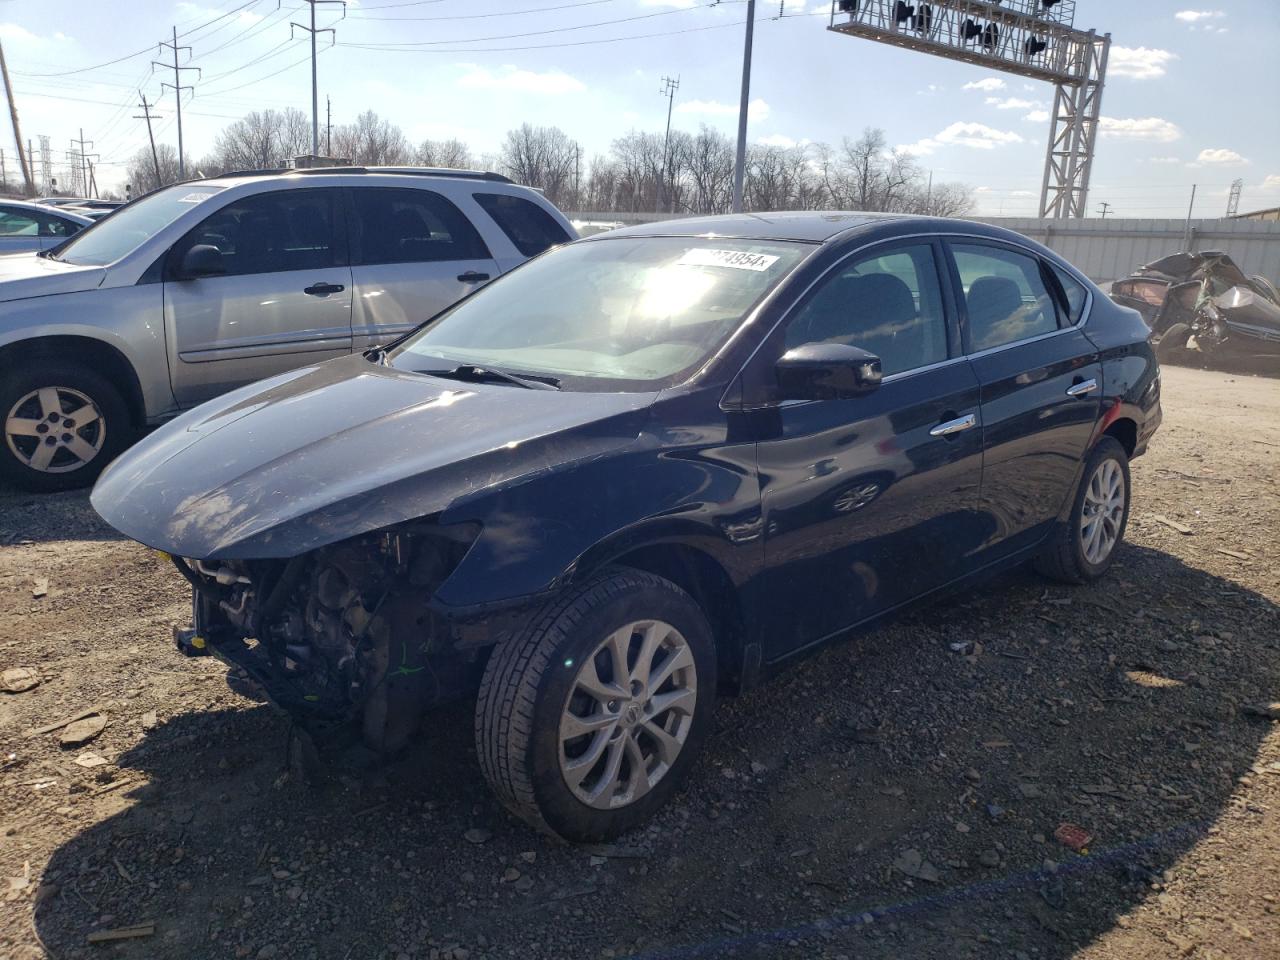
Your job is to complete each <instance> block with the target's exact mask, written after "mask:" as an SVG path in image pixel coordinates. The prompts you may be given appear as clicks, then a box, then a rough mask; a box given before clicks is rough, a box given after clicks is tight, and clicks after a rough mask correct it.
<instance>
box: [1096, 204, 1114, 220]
mask: <svg viewBox="0 0 1280 960" xmlns="http://www.w3.org/2000/svg"><path fill="white" fill-rule="evenodd" d="M1100 206H1101V207H1102V210H1101V211H1099V212H1100V213H1101V214H1102V219H1103V220H1105V219H1107V214H1108V213H1110V212H1111V204H1109V203H1107V202H1106V201H1105V200H1103V201H1102V203H1101V204H1100Z"/></svg>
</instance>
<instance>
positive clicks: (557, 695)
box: [476, 569, 716, 842]
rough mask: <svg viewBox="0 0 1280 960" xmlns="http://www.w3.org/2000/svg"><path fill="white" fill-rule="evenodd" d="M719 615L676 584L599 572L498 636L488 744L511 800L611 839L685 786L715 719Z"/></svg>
mask: <svg viewBox="0 0 1280 960" xmlns="http://www.w3.org/2000/svg"><path fill="white" fill-rule="evenodd" d="M715 692H716V654H715V646H714V641H713V638H712V634H711V628H710V626H709V625H708V623H707V620H706V618H705V617H704V616H703V614H702V611H701V610H700V609H699V608H698V605H697V604H696V603H695V602H694V601H693V599H692V598H691V597H690V596H689V595H688V594H687V593H685V592H684V591H683V590H681V589H680V588H679V587H677V586H676V585H675V584H673V583H671V582H670V581H668V580H664V579H663V578H661V577H657V576H654V575H653V574H649V573H644V572H642V571H638V570H623V569H616V570H610V571H606V572H605V573H602V574H599V575H597V576H594V577H592V578H591V579H589V580H587V581H586V582H584V583H583V584H582V585H581V586H579V587H577V588H573V589H571V590H570V591H568V593H567V594H566V595H565V596H563V597H561V598H558V599H557V600H555V601H553V602H552V603H550V604H548V606H547V607H546V608H544V610H543V611H542V612H541V614H540V615H538V616H537V617H535V618H534V619H533V621H532V622H531V623H530V624H529V625H528V626H527V627H526V628H525V629H524V630H522V631H521V632H520V633H519V634H517V635H516V636H514V637H511V638H510V639H509V640H507V641H506V642H504V643H502V644H500V645H499V646H498V647H497V649H495V650H494V652H493V655H492V657H491V658H490V660H489V663H488V666H487V667H486V669H485V674H484V679H483V681H482V683H481V686H480V696H479V700H478V701H477V704H476V752H477V754H478V755H479V758H480V767H481V769H482V771H483V772H484V775H485V778H486V779H487V780H488V781H489V784H490V785H491V786H492V787H493V790H494V792H495V793H496V794H497V795H498V797H499V798H500V799H501V800H502V802H503V803H504V804H505V805H506V806H507V807H508V809H510V810H511V811H512V812H513V813H515V814H516V815H517V816H519V817H521V818H522V819H524V820H525V821H527V822H528V823H530V824H531V825H533V826H534V827H536V828H538V829H541V830H544V831H548V832H551V833H554V834H557V835H559V836H561V837H563V838H565V839H566V840H571V841H578V842H591V841H599V840H607V839H610V838H612V837H615V836H617V835H618V834H620V833H624V832H625V831H627V830H630V829H632V828H633V827H636V826H637V825H639V824H640V823H642V822H644V821H645V820H646V819H648V818H649V817H650V816H651V815H652V814H653V813H654V812H655V811H657V810H658V809H659V808H660V807H661V806H662V805H663V804H664V803H666V801H667V800H668V799H669V798H670V797H671V795H672V794H673V793H675V791H676V790H678V789H679V787H680V785H681V783H682V781H683V780H684V779H685V777H686V776H687V775H688V771H689V769H690V767H691V765H692V764H693V762H694V760H695V759H696V757H697V754H698V752H699V750H700V748H701V747H702V744H703V742H704V741H705V739H706V736H707V733H708V731H709V729H710V726H711V714H712V711H713V709H714V706H715Z"/></svg>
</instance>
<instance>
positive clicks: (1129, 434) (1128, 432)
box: [1102, 416, 1138, 459]
mask: <svg viewBox="0 0 1280 960" xmlns="http://www.w3.org/2000/svg"><path fill="white" fill-rule="evenodd" d="M1102 436H1104V437H1112V438H1114V439H1115V440H1117V441H1118V442H1119V443H1120V446H1122V447H1124V452H1125V456H1127V457H1129V458H1130V459H1132V458H1133V454H1134V451H1135V450H1137V449H1138V422H1137V421H1136V420H1134V419H1132V418H1131V417H1125V416H1121V417H1117V418H1116V419H1115V420H1112V421H1111V423H1109V424H1108V425H1107V429H1106V430H1104V431H1103V432H1102Z"/></svg>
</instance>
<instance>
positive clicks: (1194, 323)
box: [1111, 252, 1280, 358]
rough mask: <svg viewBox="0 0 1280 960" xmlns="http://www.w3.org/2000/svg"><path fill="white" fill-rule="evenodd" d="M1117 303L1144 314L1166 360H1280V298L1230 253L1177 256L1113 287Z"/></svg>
mask: <svg viewBox="0 0 1280 960" xmlns="http://www.w3.org/2000/svg"><path fill="white" fill-rule="evenodd" d="M1111 299H1112V300H1114V301H1115V302H1116V303H1119V304H1121V305H1122V306H1126V307H1132V308H1133V309H1135V310H1137V311H1138V312H1139V313H1141V314H1142V318H1143V319H1144V320H1146V322H1147V326H1149V327H1150V328H1151V330H1152V333H1153V340H1154V341H1155V342H1156V344H1157V345H1158V346H1157V350H1158V351H1159V353H1160V355H1161V356H1162V357H1171V356H1174V355H1175V354H1176V352H1177V351H1179V350H1182V349H1194V350H1198V351H1199V352H1200V353H1203V354H1205V355H1206V356H1211V357H1212V356H1232V357H1258V356H1268V355H1270V356H1275V357H1277V358H1280V293H1277V291H1276V288H1275V285H1274V284H1272V283H1271V281H1269V280H1267V279H1266V278H1265V277H1248V276H1245V274H1244V271H1242V270H1241V269H1240V268H1239V267H1238V266H1236V264H1235V263H1234V262H1233V261H1232V259H1231V258H1230V257H1229V256H1227V255H1226V254H1225V253H1217V252H1205V253H1175V254H1173V255H1172V256H1168V257H1164V258H1163V259H1160V260H1157V261H1155V262H1154V263H1149V264H1147V265H1146V266H1145V267H1142V268H1141V269H1139V270H1137V271H1136V272H1135V273H1134V274H1133V275H1132V276H1130V277H1128V278H1126V279H1124V280H1117V281H1116V282H1115V283H1113V284H1112V285H1111Z"/></svg>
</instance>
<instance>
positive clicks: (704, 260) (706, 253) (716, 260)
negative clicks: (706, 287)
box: [676, 247, 778, 273]
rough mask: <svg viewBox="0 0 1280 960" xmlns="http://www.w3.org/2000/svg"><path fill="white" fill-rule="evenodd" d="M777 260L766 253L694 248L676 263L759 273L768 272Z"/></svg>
mask: <svg viewBox="0 0 1280 960" xmlns="http://www.w3.org/2000/svg"><path fill="white" fill-rule="evenodd" d="M777 262H778V258H777V257H775V256H770V255H769V254H767V253H749V252H747V251H745V250H708V249H705V248H700V247H696V248H694V249H693V250H687V251H685V255H684V256H683V257H681V258H680V259H679V260H677V261H676V263H677V264H681V265H683V266H687V267H731V268H733V269H734V270H753V271H755V272H756V273H760V272H762V271H764V270H768V269H769V268H770V267H772V266H773V265H774V264H775V263H777Z"/></svg>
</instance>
